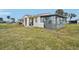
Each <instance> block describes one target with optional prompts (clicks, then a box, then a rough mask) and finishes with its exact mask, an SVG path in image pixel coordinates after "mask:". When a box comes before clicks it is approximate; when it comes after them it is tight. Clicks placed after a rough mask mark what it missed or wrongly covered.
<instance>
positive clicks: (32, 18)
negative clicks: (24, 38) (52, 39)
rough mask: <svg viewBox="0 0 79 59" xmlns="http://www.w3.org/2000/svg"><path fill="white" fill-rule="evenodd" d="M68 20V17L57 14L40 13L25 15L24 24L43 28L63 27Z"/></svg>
mask: <svg viewBox="0 0 79 59" xmlns="http://www.w3.org/2000/svg"><path fill="white" fill-rule="evenodd" d="M65 22H66V18H65V17H64V16H61V15H57V14H39V15H25V16H24V17H23V25H24V26H25V27H42V28H49V29H55V28H62V27H64V24H65Z"/></svg>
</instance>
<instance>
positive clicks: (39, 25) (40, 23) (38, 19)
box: [34, 17, 44, 27]
mask: <svg viewBox="0 0 79 59" xmlns="http://www.w3.org/2000/svg"><path fill="white" fill-rule="evenodd" d="M36 20H37V22H36ZM40 20H41V18H40V17H37V18H34V27H44V23H43V22H41V21H40Z"/></svg>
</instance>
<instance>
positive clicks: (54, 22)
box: [45, 16, 65, 29]
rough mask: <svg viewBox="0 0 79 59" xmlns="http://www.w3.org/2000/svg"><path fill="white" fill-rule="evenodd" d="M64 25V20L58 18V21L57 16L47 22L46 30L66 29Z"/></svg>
mask: <svg viewBox="0 0 79 59" xmlns="http://www.w3.org/2000/svg"><path fill="white" fill-rule="evenodd" d="M64 24H65V19H64V18H61V17H57V19H56V16H52V17H50V18H49V19H48V20H47V21H46V22H45V25H46V27H45V28H50V29H55V28H62V27H64Z"/></svg>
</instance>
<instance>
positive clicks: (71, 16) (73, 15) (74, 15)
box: [69, 13, 77, 20]
mask: <svg viewBox="0 0 79 59" xmlns="http://www.w3.org/2000/svg"><path fill="white" fill-rule="evenodd" d="M76 16H77V15H76V14H73V13H71V14H70V15H69V17H70V20H71V19H72V18H73V17H76Z"/></svg>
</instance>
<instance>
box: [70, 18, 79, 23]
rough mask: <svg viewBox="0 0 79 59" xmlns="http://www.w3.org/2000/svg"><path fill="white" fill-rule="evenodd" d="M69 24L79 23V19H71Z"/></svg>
mask: <svg viewBox="0 0 79 59" xmlns="http://www.w3.org/2000/svg"><path fill="white" fill-rule="evenodd" d="M69 24H79V19H76V20H69Z"/></svg>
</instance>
